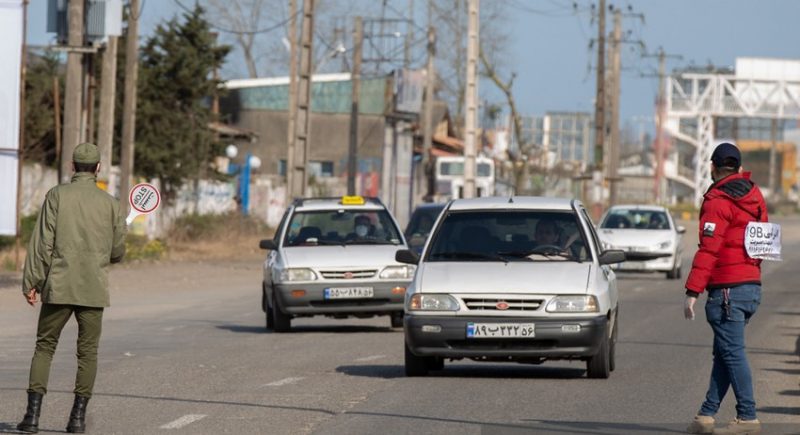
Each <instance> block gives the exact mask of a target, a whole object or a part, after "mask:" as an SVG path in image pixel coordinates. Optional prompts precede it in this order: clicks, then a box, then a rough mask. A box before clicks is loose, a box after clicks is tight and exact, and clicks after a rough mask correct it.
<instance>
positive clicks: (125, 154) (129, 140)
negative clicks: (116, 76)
mask: <svg viewBox="0 0 800 435" xmlns="http://www.w3.org/2000/svg"><path fill="white" fill-rule="evenodd" d="M140 15H141V11H140V9H139V0H131V3H130V12H129V13H128V35H127V43H128V46H127V47H126V48H125V99H124V100H123V103H122V150H121V151H122V152H121V153H120V179H119V195H118V196H119V198H120V207H121V208H122V211H123V215H127V214H128V201H125V200H124V199H125V198H126V196H127V195H128V191H129V190H130V189H131V177H132V176H133V152H134V149H133V145H134V140H135V138H136V82H137V80H138V75H139V16H140Z"/></svg>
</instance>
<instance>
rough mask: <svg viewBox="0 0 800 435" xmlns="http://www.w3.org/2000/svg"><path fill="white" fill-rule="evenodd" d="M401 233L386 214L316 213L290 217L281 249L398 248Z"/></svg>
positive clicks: (359, 211) (336, 211) (358, 211)
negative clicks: (322, 246) (307, 247)
mask: <svg viewBox="0 0 800 435" xmlns="http://www.w3.org/2000/svg"><path fill="white" fill-rule="evenodd" d="M401 240H402V239H401V238H400V232H399V231H398V230H397V227H396V226H395V224H394V221H392V218H391V217H390V216H389V213H388V212H387V211H386V210H364V211H361V210H352V209H340V210H315V211H300V212H296V213H294V214H293V215H292V220H291V221H290V222H289V228H288V230H287V231H286V237H285V239H284V242H283V244H284V246H318V245H399V244H400V243H401Z"/></svg>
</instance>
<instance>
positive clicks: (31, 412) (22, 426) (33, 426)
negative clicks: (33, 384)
mask: <svg viewBox="0 0 800 435" xmlns="http://www.w3.org/2000/svg"><path fill="white" fill-rule="evenodd" d="M43 397H44V396H43V395H42V394H40V393H30V392H29V393H28V409H27V410H26V411H25V417H23V419H22V421H21V422H20V423H19V424H18V425H17V430H18V431H20V432H26V433H37V432H39V414H41V412H42V398H43Z"/></svg>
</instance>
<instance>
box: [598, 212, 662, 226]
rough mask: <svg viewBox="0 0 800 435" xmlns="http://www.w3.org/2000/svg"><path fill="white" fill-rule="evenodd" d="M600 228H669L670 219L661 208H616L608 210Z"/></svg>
mask: <svg viewBox="0 0 800 435" xmlns="http://www.w3.org/2000/svg"><path fill="white" fill-rule="evenodd" d="M600 228H607V229H632V230H668V229H669V219H668V218H667V214H666V213H665V212H663V211H661V210H637V209H630V208H615V209H612V210H611V211H609V212H608V214H607V215H606V217H605V219H603V222H602V223H601V224H600Z"/></svg>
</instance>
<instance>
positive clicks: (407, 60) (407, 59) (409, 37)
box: [403, 0, 414, 68]
mask: <svg viewBox="0 0 800 435" xmlns="http://www.w3.org/2000/svg"><path fill="white" fill-rule="evenodd" d="M408 16H409V17H411V18H409V20H412V21H413V20H414V0H408ZM406 29H407V31H406V40H405V43H404V44H403V68H408V66H409V65H411V43H412V41H414V27H413V26H412V25H411V24H410V23H408V22H407V23H406Z"/></svg>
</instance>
